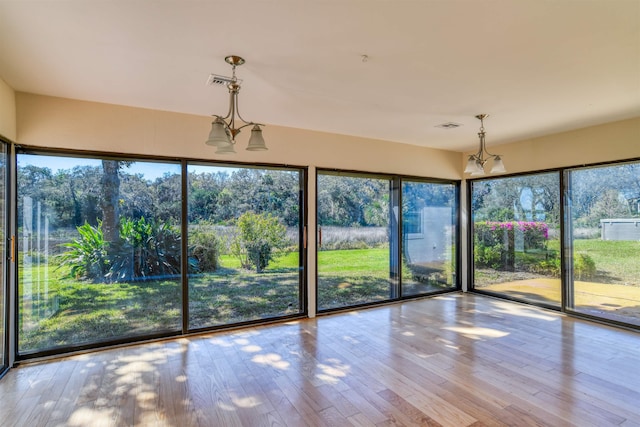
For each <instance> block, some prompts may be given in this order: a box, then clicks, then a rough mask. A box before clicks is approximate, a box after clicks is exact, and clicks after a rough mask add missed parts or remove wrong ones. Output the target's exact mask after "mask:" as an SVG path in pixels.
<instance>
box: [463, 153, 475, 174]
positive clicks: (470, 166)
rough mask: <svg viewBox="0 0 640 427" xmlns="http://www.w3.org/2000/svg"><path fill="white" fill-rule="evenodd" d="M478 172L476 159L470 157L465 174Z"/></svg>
mask: <svg viewBox="0 0 640 427" xmlns="http://www.w3.org/2000/svg"><path fill="white" fill-rule="evenodd" d="M475 171H476V159H475V157H473V156H469V160H468V161H467V167H466V168H464V173H472V172H475Z"/></svg>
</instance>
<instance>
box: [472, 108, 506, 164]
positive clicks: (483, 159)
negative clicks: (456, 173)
mask: <svg viewBox="0 0 640 427" xmlns="http://www.w3.org/2000/svg"><path fill="white" fill-rule="evenodd" d="M487 117H489V115H488V114H478V115H477V116H476V119H478V120H480V132H478V137H479V138H480V149H479V150H478V152H477V153H476V154H472V155H471V156H469V160H468V161H467V167H466V168H465V169H464V172H465V173H470V174H471V176H479V175H484V174H485V172H484V165H485V163H487V161H488V160H489V159H493V167H492V168H491V173H502V172H506V171H507V170H506V169H505V167H504V163H503V162H502V158H500V155H499V154H491V153H489V152H488V151H487V147H486V145H485V142H484V119H486V118H487Z"/></svg>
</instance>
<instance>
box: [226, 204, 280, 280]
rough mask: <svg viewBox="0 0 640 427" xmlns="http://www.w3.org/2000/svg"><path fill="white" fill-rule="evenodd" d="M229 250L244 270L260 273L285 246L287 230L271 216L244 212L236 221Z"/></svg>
mask: <svg viewBox="0 0 640 427" xmlns="http://www.w3.org/2000/svg"><path fill="white" fill-rule="evenodd" d="M237 226H238V234H237V235H236V236H235V238H234V240H233V242H232V244H231V250H232V252H233V254H234V255H235V256H236V257H237V258H238V260H240V264H241V265H242V267H244V268H247V269H249V268H255V269H256V272H257V273H261V272H263V271H264V269H265V268H267V266H268V265H269V262H271V261H272V260H273V259H274V258H276V257H277V256H278V255H279V253H280V251H281V250H282V249H284V247H285V244H286V235H287V229H286V227H285V226H284V225H282V224H281V223H280V221H279V220H278V218H276V217H274V216H272V215H271V214H256V213H253V212H245V213H244V214H242V215H240V218H238V221H237Z"/></svg>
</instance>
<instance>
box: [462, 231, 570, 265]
mask: <svg viewBox="0 0 640 427" xmlns="http://www.w3.org/2000/svg"><path fill="white" fill-rule="evenodd" d="M474 231H475V233H474V262H475V263H476V265H477V266H478V267H481V268H482V267H488V268H492V269H496V270H515V269H519V270H525V271H533V272H541V273H542V272H545V273H546V274H554V275H555V274H556V273H555V272H556V270H557V271H559V267H558V268H557V269H556V267H555V265H554V263H553V262H552V261H551V262H550V261H549V258H550V254H549V253H547V252H548V251H547V242H548V239H549V227H548V225H547V224H546V223H544V222H531V221H507V222H495V221H482V222H476V223H475V224H474ZM517 233H521V234H517ZM516 236H521V238H522V243H523V246H524V247H523V249H524V252H522V251H517V252H516V250H515V245H516ZM558 274H559V273H558Z"/></svg>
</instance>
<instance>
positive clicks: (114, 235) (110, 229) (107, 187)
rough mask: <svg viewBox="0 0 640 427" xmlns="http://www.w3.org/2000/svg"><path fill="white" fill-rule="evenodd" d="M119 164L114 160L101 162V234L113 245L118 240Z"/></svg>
mask: <svg viewBox="0 0 640 427" xmlns="http://www.w3.org/2000/svg"><path fill="white" fill-rule="evenodd" d="M119 163H120V162H118V161H115V160H103V161H102V170H103V174H102V180H101V184H102V199H101V200H100V205H101V207H102V232H103V234H104V240H105V241H106V242H109V243H114V242H117V241H118V240H120V214H119V209H118V198H119V195H120V177H119V176H118V169H119V168H120V164H119Z"/></svg>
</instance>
